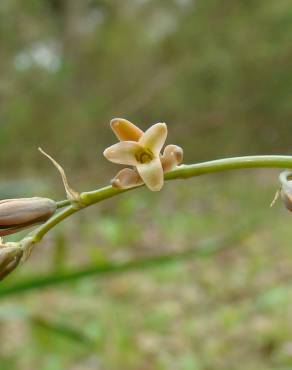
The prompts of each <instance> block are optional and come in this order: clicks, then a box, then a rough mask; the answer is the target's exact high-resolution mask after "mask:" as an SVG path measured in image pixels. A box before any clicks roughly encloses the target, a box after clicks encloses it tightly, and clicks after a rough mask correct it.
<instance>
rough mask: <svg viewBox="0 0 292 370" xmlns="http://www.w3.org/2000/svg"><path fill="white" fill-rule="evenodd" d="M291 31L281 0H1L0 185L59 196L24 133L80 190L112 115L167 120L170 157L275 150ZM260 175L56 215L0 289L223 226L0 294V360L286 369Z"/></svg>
mask: <svg viewBox="0 0 292 370" xmlns="http://www.w3.org/2000/svg"><path fill="white" fill-rule="evenodd" d="M291 42H292V5H291V2H290V1H289V0H277V1H275V0H257V1H253V0H233V1H227V0H226V1H223V0H222V1H220V2H218V1H215V0H196V1H195V0H155V1H154V0H123V1H115V0H100V1H99V0H26V1H22V0H2V1H1V2H0V68H1V79H0V98H1V106H0V145H1V156H0V165H1V168H2V171H1V187H0V195H1V197H2V198H6V197H13V196H31V195H44V196H51V197H53V198H56V199H60V198H63V197H64V194H63V189H62V186H61V183H60V179H59V177H58V175H57V174H56V172H55V170H54V169H53V168H52V166H51V165H50V163H48V162H46V160H45V159H44V158H42V157H41V156H40V155H39V153H38V152H37V150H36V149H37V147H38V146H42V147H43V148H44V149H46V150H47V151H48V152H49V153H51V154H52V155H53V156H54V157H55V158H57V159H58V160H59V161H60V162H61V163H62V164H63V165H64V166H65V168H66V169H67V171H68V172H69V174H70V178H71V182H73V184H75V187H77V188H79V189H80V190H89V189H93V188H96V187H98V186H100V185H104V184H106V183H108V181H109V179H110V178H111V177H112V176H113V175H114V174H115V172H116V171H117V167H116V166H115V165H112V164H110V163H107V162H106V161H105V160H104V159H103V158H102V156H101V153H102V151H103V149H104V148H105V146H108V145H109V144H111V143H113V142H114V137H113V135H112V133H111V132H110V130H109V121H110V119H111V118H113V117H119V116H121V117H125V118H128V119H130V120H131V121H133V122H134V123H137V124H138V125H140V126H141V127H142V128H146V127H147V126H148V125H150V124H151V123H155V122H157V121H165V122H167V123H168V125H169V132H170V133H169V142H173V143H176V144H178V145H180V146H182V147H183V148H184V149H185V162H191V163H194V162H197V161H200V160H207V159H214V158H217V157H227V156H237V155H246V154H273V153H277V154H290V135H291V133H292V132H291V131H292V126H291V124H290V121H291V118H292V113H291V112H292V111H291V96H292V74H291V66H290V65H291V62H290V61H291V58H292V48H291ZM276 175H277V171H270V170H265V171H248V172H247V171H245V172H243V173H232V174H231V173H230V174H227V175H224V176H222V175H218V176H214V175H212V176H209V177H206V178H202V179H195V180H188V182H185V183H183V182H176V183H171V184H168V185H167V186H166V187H165V189H164V190H163V192H161V193H160V194H152V193H151V194H150V193H149V192H147V191H146V190H145V189H139V190H137V191H136V192H133V193H131V194H125V195H122V196H121V197H120V198H119V199H113V200H111V201H107V202H105V203H104V204H101V205H99V206H98V207H93V208H92V209H90V210H87V211H86V212H84V213H81V214H78V215H76V216H74V217H73V218H72V219H70V220H68V221H66V223H64V224H62V225H60V226H58V227H57V228H56V229H55V230H54V231H53V232H52V233H50V234H49V236H48V237H47V238H46V241H45V242H43V243H42V244H41V245H40V246H39V248H38V249H37V250H36V251H35V253H34V255H33V257H32V259H31V260H30V261H29V262H28V263H27V264H26V265H25V266H23V267H22V268H21V269H19V271H18V272H17V273H16V274H14V275H13V276H11V278H9V279H8V280H7V281H4V282H3V283H1V286H2V288H6V286H8V285H9V284H12V283H14V282H21V281H22V280H23V279H25V278H26V277H27V276H30V274H42V273H45V272H46V273H53V274H56V275H58V274H60V273H62V272H63V271H64V270H66V269H68V268H69V267H70V269H80V268H82V267H83V266H87V265H90V266H103V264H105V263H111V262H119V263H120V262H121V263H123V262H125V261H132V260H136V259H138V258H148V257H150V256H156V255H157V256H158V255H164V254H167V255H168V254H171V253H179V252H182V251H184V250H193V249H194V248H196V247H198V246H199V245H201V243H206V242H208V241H210V239H211V240H213V239H212V238H214V237H215V238H217V237H219V238H220V240H221V239H222V240H225V239H226V241H225V242H224V243H223V244H224V248H223V249H222V250H221V251H219V252H218V251H217V252H216V251H214V253H210V254H207V255H206V256H196V254H194V255H188V256H187V257H186V258H183V259H178V260H177V261H172V263H168V264H163V265H161V266H160V265H156V267H155V268H154V267H152V268H149V269H140V268H139V267H138V268H136V269H135V270H133V271H132V270H131V271H128V272H127V271H124V272H123V273H116V274H113V275H111V274H107V275H105V276H104V277H102V276H96V278H95V277H94V276H93V277H92V278H87V279H85V278H84V279H82V280H76V281H74V282H72V283H71V284H70V285H64V286H60V287H58V286H56V287H55V288H54V287H53V286H51V287H50V288H46V289H45V288H43V289H41V290H36V291H32V292H26V293H23V295H20V294H19V295H16V296H10V297H8V296H7V298H5V296H4V295H3V298H2V302H1V306H0V319H1V322H0V337H1V343H2V345H1V347H0V365H1V370H2V369H3V370H5V369H9V370H11V369H12V370H13V369H17V370H18V369H21V370H25V369H31V368H38V369H45V370H59V369H64V368H66V369H72V370H79V369H86V370H90V369H119V370H123V369H127V370H129V369H141V370H142V369H147V370H148V369H150V370H152V369H153V370H156V369H159V370H160V369H170V370H171V369H182V370H188V369H192V370H193V369H216V370H218V369H219V370H220V369H226V368H236V369H247V368H248V369H257V370H258V369H289V368H290V367H291V366H292V337H291V329H292V328H291V324H290V323H291V322H292V317H291V312H290V311H291V310H290V307H291V303H292V297H291V292H290V291H291V278H292V276H291V267H292V262H291V257H292V252H291V248H290V240H291V231H290V230H291V227H290V222H291V219H290V214H288V213H285V212H284V211H283V210H282V209H280V207H279V208H278V207H277V208H276V209H273V210H269V209H268V204H269V202H270V200H271V198H272V197H273V193H274V191H275V188H276ZM242 230H244V233H243V235H242ZM234 233H235V236H234V238H232V240H230V238H229V235H230V234H232V235H233V234H234ZM237 234H238V237H237V236H236V235H237ZM214 243H215V242H214ZM215 244H216V243H215ZM215 249H216V248H215ZM0 293H1V291H0Z"/></svg>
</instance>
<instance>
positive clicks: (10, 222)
mask: <svg viewBox="0 0 292 370" xmlns="http://www.w3.org/2000/svg"><path fill="white" fill-rule="evenodd" d="M56 209H57V204H56V202H54V201H53V200H51V199H48V198H40V197H34V198H19V199H4V200H1V201H0V236H4V235H9V234H13V233H16V232H18V231H20V230H22V229H25V228H27V227H30V226H32V225H36V224H39V223H41V222H44V221H46V220H47V219H49V218H50V217H51V216H52V215H53V214H54V213H55V211H56Z"/></svg>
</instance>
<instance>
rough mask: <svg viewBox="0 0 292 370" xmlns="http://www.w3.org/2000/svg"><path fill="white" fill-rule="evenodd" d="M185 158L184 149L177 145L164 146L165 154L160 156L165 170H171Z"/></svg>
mask: <svg viewBox="0 0 292 370" xmlns="http://www.w3.org/2000/svg"><path fill="white" fill-rule="evenodd" d="M182 159H183V150H182V148H181V147H179V146H177V145H173V144H170V145H167V146H166V147H165V148H164V151H163V155H162V156H161V157H160V160H161V164H162V168H163V171H164V172H167V171H171V170H172V169H173V168H175V167H176V166H178V165H179V164H181V162H182Z"/></svg>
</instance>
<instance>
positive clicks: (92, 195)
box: [29, 155, 292, 242]
mask: <svg viewBox="0 0 292 370" xmlns="http://www.w3.org/2000/svg"><path fill="white" fill-rule="evenodd" d="M247 168H289V169H292V156H280V155H260V156H247V157H235V158H226V159H218V160H214V161H209V162H203V163H197V164H192V165H182V166H179V167H177V168H176V169H174V170H172V171H170V172H167V173H166V174H165V180H174V179H186V178H190V177H196V176H200V175H204V174H208V173H213V172H221V171H227V170H235V169H247ZM133 189H135V188H132V189H125V190H122V189H115V188H113V187H112V186H107V187H104V188H101V189H97V190H94V191H89V192H83V193H81V194H80V198H81V199H82V201H83V203H84V208H85V207H88V206H90V205H92V204H95V203H98V202H100V201H102V200H105V199H108V198H112V197H114V196H116V195H118V194H121V193H124V192H126V191H129V190H133ZM67 205H68V202H67V201H66V200H65V201H61V202H59V203H58V208H61V207H64V206H67ZM78 211H80V209H74V208H73V207H72V206H68V207H67V208H66V209H64V210H63V211H60V212H59V213H57V214H56V215H54V216H53V217H51V218H50V219H49V220H48V221H47V222H46V223H44V224H43V225H41V226H40V227H38V228H37V229H36V230H34V231H33V232H32V233H30V234H29V237H30V238H31V239H32V240H33V241H34V242H38V241H40V240H41V239H42V238H43V236H44V235H45V234H46V233H47V232H48V231H49V230H51V229H52V228H53V227H54V226H56V225H57V224H58V223H60V222H61V221H63V220H64V219H66V218H67V217H69V216H71V215H72V214H74V213H75V212H78Z"/></svg>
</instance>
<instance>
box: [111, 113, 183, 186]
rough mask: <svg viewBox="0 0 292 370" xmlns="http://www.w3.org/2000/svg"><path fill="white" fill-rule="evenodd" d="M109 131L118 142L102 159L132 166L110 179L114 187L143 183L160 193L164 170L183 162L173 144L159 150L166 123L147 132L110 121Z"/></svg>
mask: <svg viewBox="0 0 292 370" xmlns="http://www.w3.org/2000/svg"><path fill="white" fill-rule="evenodd" d="M111 128H112V130H113V132H114V133H115V135H116V136H117V138H118V139H119V140H120V142H119V143H117V144H114V145H112V146H110V147H109V148H107V149H106V150H105V151H104V156H105V157H106V158H107V159H108V160H109V161H111V162H114V163H118V164H125V165H131V166H134V169H131V168H124V169H122V170H121V171H119V172H118V174H117V175H116V176H115V177H114V179H113V180H112V186H114V187H116V188H122V189H126V188H131V187H133V186H138V185H141V184H143V182H144V183H145V184H146V186H147V187H148V188H149V189H150V190H152V191H159V190H160V189H161V188H162V186H163V182H164V176H163V172H164V171H169V170H171V169H172V168H174V167H175V166H176V165H177V164H179V163H181V161H182V149H181V148H179V147H178V146H176V145H168V146H166V147H165V149H164V152H163V155H162V156H161V155H160V152H161V149H162V147H163V145H164V143H165V140H166V137H167V126H166V124H165V123H156V124H155V125H153V126H151V127H150V128H149V129H148V130H147V131H146V132H143V131H142V130H140V129H139V128H138V127H137V126H135V125H134V124H133V123H131V122H129V121H128V120H125V119H122V118H115V119H113V120H112V121H111Z"/></svg>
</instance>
